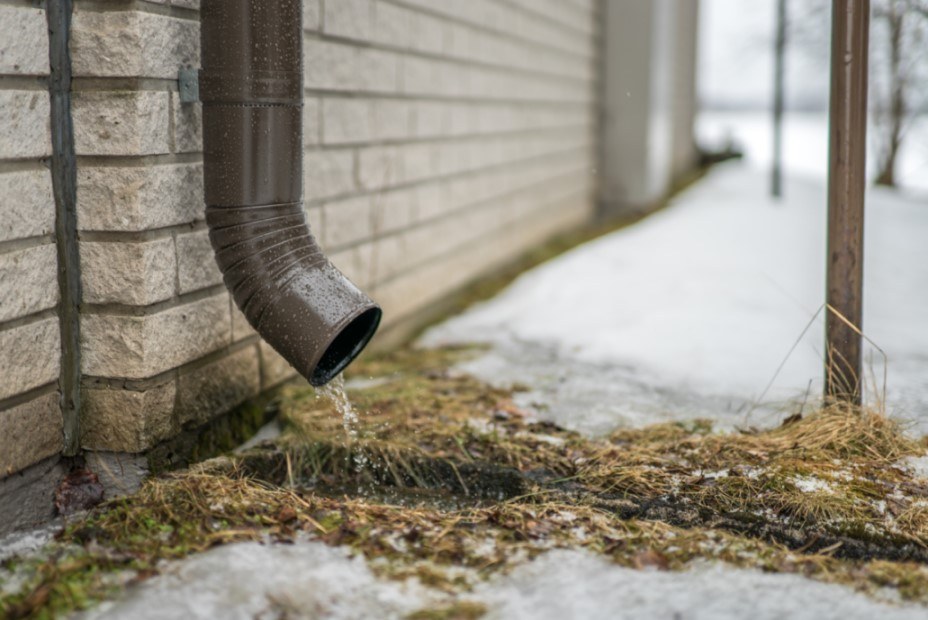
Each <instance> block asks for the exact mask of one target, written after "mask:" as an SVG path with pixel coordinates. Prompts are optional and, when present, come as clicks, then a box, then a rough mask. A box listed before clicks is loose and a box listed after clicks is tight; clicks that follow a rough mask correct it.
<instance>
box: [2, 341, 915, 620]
mask: <svg viewBox="0 0 928 620" xmlns="http://www.w3.org/2000/svg"><path fill="white" fill-rule="evenodd" d="M472 354H474V351H472V350H469V349H444V350H430V351H417V350H412V349H404V350H401V351H398V352H395V353H393V354H390V355H387V356H381V357H377V358H370V359H368V360H365V361H363V362H361V363H360V364H359V365H358V366H357V367H356V368H355V369H354V370H353V372H352V373H351V377H353V378H354V379H356V380H358V381H362V380H363V383H364V384H365V385H366V387H364V388H363V389H358V390H352V391H351V400H352V402H353V403H354V405H355V407H356V408H357V409H358V410H359V412H360V420H359V422H358V424H357V427H356V428H355V429H354V432H353V433H352V434H350V435H349V434H346V431H345V428H344V426H343V420H342V419H341V417H340V416H338V414H337V413H335V411H334V410H333V408H332V405H331V404H330V403H329V402H328V401H327V400H326V399H324V398H319V397H318V395H317V394H316V393H315V392H314V391H312V390H311V389H309V388H297V387H291V388H289V389H287V390H286V391H285V392H284V394H283V395H282V399H281V403H280V411H281V413H280V416H281V420H282V421H283V423H284V425H285V432H284V435H283V436H282V437H281V438H279V439H278V440H277V441H275V442H274V443H273V444H267V445H263V446H259V447H257V448H255V449H253V450H251V451H249V452H246V453H244V454H240V455H234V456H228V457H222V458H219V459H213V460H211V461H206V462H204V463H201V464H200V465H197V466H195V467H193V468H191V469H189V470H187V471H184V472H176V473H172V474H167V475H163V476H161V477H158V478H154V479H152V480H150V481H148V482H147V483H146V484H145V485H144V486H143V488H142V489H141V490H140V491H139V492H138V493H137V494H135V495H133V496H131V497H126V498H121V499H117V500H113V501H110V502H108V503H106V504H105V505H103V506H101V507H99V508H97V509H95V510H94V511H93V512H91V513H90V514H88V515H86V516H83V517H81V518H80V519H78V520H76V521H73V522H71V523H69V524H68V526H67V527H66V528H65V529H64V531H63V532H62V533H61V534H60V535H59V536H58V538H57V540H56V541H55V542H54V543H53V544H52V545H50V546H48V547H47V548H46V549H44V550H43V552H42V555H40V556H38V557H33V558H29V559H20V560H17V561H15V562H9V563H8V565H7V566H6V567H5V572H6V575H7V579H6V585H5V586H2V587H0V615H3V616H4V617H10V618H23V617H30V618H33V617H34V618H48V617H55V616H57V615H61V614H62V613H64V612H67V611H71V610H74V609H82V608H85V607H87V606H88V605H90V604H92V603H93V602H94V601H97V600H100V599H103V598H107V597H111V596H113V595H114V594H115V593H117V592H119V591H120V590H122V589H124V588H125V587H127V586H128V585H131V584H134V583H138V582H140V581H144V580H145V579H147V578H149V577H150V576H152V575H154V574H157V572H158V571H159V567H160V564H159V563H160V562H161V561H162V560H166V559H168V560H169V559H176V558H182V557H184V556H187V555H189V554H191V553H196V552H199V551H203V550H205V549H208V548H210V547H212V546H215V545H219V544H225V543H229V542H234V541H244V540H264V539H267V538H268V537H269V538H270V539H272V540H278V541H290V540H293V539H295V538H296V537H298V536H301V535H309V536H312V537H316V538H318V539H320V540H322V541H324V542H326V543H328V544H331V545H348V546H350V547H351V548H353V549H355V550H356V551H357V552H358V553H360V554H363V556H364V557H365V558H367V560H368V561H369V565H370V566H371V568H372V569H373V570H374V571H375V572H377V573H379V574H380V575H382V576H385V577H391V578H397V579H405V578H409V577H415V578H418V579H419V580H420V581H422V582H423V583H424V584H426V585H429V586H431V587H433V588H436V589H438V590H441V591H444V592H448V593H453V594H455V595H458V596H460V598H459V599H457V602H455V603H454V604H450V605H449V606H445V607H436V608H434V609H427V610H423V611H421V612H419V613H417V614H415V615H414V616H413V617H417V618H474V617H479V616H480V615H482V614H483V612H484V611H485V610H484V608H483V607H482V606H480V605H478V604H475V603H471V602H467V600H466V594H465V593H466V592H467V591H468V590H469V589H470V588H472V587H473V586H474V585H475V583H477V581H479V580H480V579H483V578H486V577H487V576H489V575H492V574H494V573H497V572H499V571H503V570H506V569H508V568H510V567H512V566H514V565H516V564H518V563H520V562H524V561H526V560H527V559H530V558H532V557H534V556H536V555H538V554H540V553H543V552H545V551H547V550H549V549H552V548H583V549H588V550H591V551H593V552H596V553H600V554H604V555H606V556H608V557H610V558H611V559H612V560H613V561H615V562H616V563H618V564H620V565H624V566H630V567H639V568H640V567H645V566H649V567H656V568H658V569H662V570H678V569H682V568H685V567H686V566H689V565H690V564H691V563H693V562H694V561H697V560H716V561H722V562H726V563H729V564H732V565H735V566H741V567H751V568H757V569H761V570H765V571H776V572H787V573H798V574H802V575H805V576H808V577H810V578H814V579H819V580H822V581H827V582H836V583H843V584H847V585H850V586H853V587H855V588H857V589H859V590H862V591H865V592H870V593H875V594H879V593H885V591H886V589H887V588H890V589H891V590H892V591H894V592H896V593H898V595H899V596H901V597H902V598H903V599H906V600H913V601H920V602H923V603H928V570H926V566H925V565H926V562H928V552H926V550H928V500H926V498H928V484H926V482H925V481H924V480H920V479H917V478H915V477H913V476H912V474H911V473H910V472H908V471H907V470H906V469H905V468H903V467H902V466H900V465H899V463H900V459H903V458H905V457H908V456H914V455H920V454H922V453H923V452H924V448H923V446H922V445H920V444H919V443H917V442H915V441H913V440H912V439H910V438H908V437H907V436H906V435H905V434H903V433H902V431H901V430H900V428H899V427H898V426H897V425H896V424H895V423H894V422H892V421H889V420H887V419H886V418H885V417H883V416H881V415H879V414H877V413H874V412H857V411H852V410H848V409H842V408H839V407H832V408H829V409H824V410H821V411H819V412H817V413H815V414H813V415H811V416H808V417H805V418H801V419H793V418H791V419H789V421H788V423H785V424H784V425H783V426H780V427H778V428H775V429H772V430H768V431H763V432H759V431H750V432H747V431H746V432H736V433H725V434H722V433H716V432H713V430H712V428H711V425H710V424H709V423H707V422H696V423H687V424H682V423H679V424H660V425H655V426H651V427H648V428H644V429H634V430H621V431H617V432H615V433H614V434H612V435H611V436H609V437H604V438H598V439H590V438H587V437H583V436H581V435H579V434H577V433H573V432H570V431H568V430H565V429H562V428H559V427H557V426H555V425H552V424H549V423H544V422H538V421H535V420H533V419H531V417H529V416H527V415H526V414H525V413H524V412H523V411H521V410H519V409H518V407H516V406H515V405H514V403H513V391H512V390H501V389H496V388H492V387H490V386H487V385H485V384H483V383H481V382H479V381H477V380H476V379H474V378H472V377H469V376H467V375H464V374H461V373H459V372H457V371H455V370H454V364H455V363H456V362H457V361H459V360H461V359H462V358H463V357H465V356H468V355H472ZM349 385H350V382H349ZM0 579H2V578H0Z"/></svg>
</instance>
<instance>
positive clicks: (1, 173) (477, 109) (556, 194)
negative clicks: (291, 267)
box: [0, 0, 598, 475]
mask: <svg viewBox="0 0 928 620" xmlns="http://www.w3.org/2000/svg"><path fill="white" fill-rule="evenodd" d="M33 4H34V3H32V2H15V1H13V0H0V73H2V74H5V75H7V74H12V75H13V76H14V77H9V78H8V77H3V78H0V116H2V118H0V157H2V158H4V162H3V163H2V164H0V278H2V281H3V284H2V287H3V291H4V299H3V300H0V321H5V322H4V323H0V351H2V352H3V358H2V359H0V366H2V367H0V376H3V377H5V378H4V379H2V380H0V399H5V400H0V408H3V409H5V410H3V411H0V447H5V446H6V444H7V437H8V436H9V435H8V431H6V430H5V429H6V428H12V427H13V426H11V425H16V424H17V423H18V422H17V420H33V421H34V420H37V419H40V418H41V419H43V420H44V422H43V425H42V428H43V429H45V430H43V433H45V434H44V435H43V436H42V437H41V441H40V440H39V438H38V437H30V442H29V445H30V447H29V448H28V449H27V451H28V452H29V454H28V456H23V457H16V459H15V460H10V459H9V457H7V456H6V455H5V454H4V452H5V450H0V463H2V464H3V466H4V467H6V468H8V469H11V470H15V469H19V468H22V467H24V466H26V465H29V464H30V463H31V462H35V461H37V460H39V459H41V458H42V457H44V456H48V455H49V454H53V453H54V452H55V451H56V450H58V449H59V447H60V439H59V437H60V432H61V430H60V416H59V415H57V409H56V407H57V400H56V396H57V393H56V391H55V390H56V385H55V382H56V379H57V373H58V359H59V345H58V341H59V335H58V323H57V318H56V313H55V311H54V306H55V303H56V301H57V288H56V287H57V280H56V257H55V245H54V238H53V236H52V231H53V222H54V213H55V205H54V200H53V198H52V194H51V189H50V184H49V173H48V170H47V169H46V167H45V165H44V164H43V162H44V159H45V158H47V157H48V156H49V153H50V146H49V133H48V131H49V130H48V94H47V86H46V85H44V82H43V80H41V79H38V78H36V77H32V76H41V75H46V74H47V73H48V61H47V58H48V52H47V37H46V31H45V16H44V11H43V10H41V9H36V8H30V7H31V6H32V5H33ZM198 4H199V3H198V0H159V1H148V2H146V1H141V0H106V1H103V0H76V1H75V10H74V14H73V24H72V42H71V55H72V66H73V72H74V83H73V92H74V94H73V105H72V115H73V121H74V138H75V150H76V155H77V215H78V227H79V231H80V237H79V238H80V243H79V248H80V259H81V261H80V262H81V264H80V270H81V282H82V286H83V299H82V303H81V315H80V330H81V343H82V347H81V351H82V357H83V359H82V373H83V378H82V394H83V410H82V438H81V444H82V447H84V448H85V449H88V450H94V451H107V452H141V451H144V450H146V449H148V448H150V447H152V446H153V445H155V444H157V443H158V442H160V441H162V440H164V439H166V438H168V437H170V436H172V435H174V434H176V433H177V432H178V431H180V430H181V429H183V428H186V427H194V426H196V425H199V424H201V423H203V422H205V421H207V420H208V419H210V418H211V417H213V416H215V415H218V414H220V413H222V412H224V411H227V410H228V409H230V408H232V407H234V406H235V405H237V404H238V403H240V402H242V401H243V400H244V399H246V398H248V397H250V396H254V395H256V394H258V393H259V392H261V391H262V390H265V389H267V388H270V387H272V386H274V385H276V384H278V383H280V382H281V381H283V380H285V379H288V378H290V377H292V376H293V371H292V370H291V369H290V368H289V366H288V365H287V364H286V363H285V362H283V361H282V360H281V358H279V357H278V356H277V355H276V354H275V353H274V352H273V351H271V350H270V349H269V348H268V347H266V346H265V345H263V343H262V342H261V341H260V339H259V338H258V337H257V335H256V334H255V333H254V332H253V330H251V328H250V327H249V326H248V325H247V324H246V322H245V321H244V319H243V317H242V316H241V314H240V313H239V312H238V311H237V310H236V309H235V308H234V305H233V304H232V302H231V300H230V296H229V295H228V293H227V292H226V290H225V288H224V286H223V285H222V282H221V278H220V275H219V272H218V270H217V269H216V267H215V264H214V260H213V257H212V251H211V249H210V246H209V241H208V238H207V232H206V228H205V224H204V222H203V204H202V165H201V154H200V150H201V138H200V107H199V104H189V103H181V102H180V100H179V97H178V94H177V81H176V80H177V71H178V69H179V68H181V67H197V66H198V65H199V33H198V12H197V8H198ZM304 4H305V8H304V29H305V86H306V93H305V111H304V141H305V145H304V146H305V163H304V191H305V204H306V209H307V213H308V216H309V220H310V223H311V226H312V228H313V232H314V233H315V235H316V236H317V238H318V239H319V240H320V242H321V244H322V246H323V248H324V249H325V250H326V252H327V253H328V254H329V256H330V257H331V258H332V260H333V262H334V263H335V264H336V265H337V266H338V267H340V268H341V269H342V270H343V271H345V272H346V274H347V275H348V276H349V277H350V278H351V279H352V280H354V281H355V282H356V283H357V284H358V285H359V286H361V287H362V288H364V289H365V290H366V291H367V292H368V293H370V295H371V296H372V297H373V298H375V299H376V300H377V301H378V302H380V303H381V304H382V306H383V308H384V312H385V324H384V330H385V333H389V332H390V331H391V329H392V330H396V329H399V327H400V326H402V325H405V324H408V323H409V322H410V321H414V320H415V317H416V316H417V315H418V314H419V313H421V311H422V310H423V309H424V308H427V307H428V306H429V305H431V304H433V303H435V302H436V301H437V300H439V299H441V298H442V297H444V296H446V295H448V294H449V293H451V292H453V291H454V290H455V289H457V288H460V287H461V286H462V285H464V284H466V283H467V282H468V281H471V280H473V279H475V278H476V277H478V276H479V275H481V274H485V273H487V272H488V271H489V270H491V269H492V268H494V267H495V266H498V265H500V264H502V263H505V262H506V261H508V260H511V259H513V258H514V257H516V256H517V255H519V254H520V253H522V252H524V251H525V250H526V249H528V248H529V247H531V246H533V245H536V244H538V243H539V242H541V241H543V240H544V239H546V238H548V237H550V236H551V235H552V234H554V233H556V232H558V231H563V230H565V229H569V228H573V227H576V226H578V225H580V224H582V223H583V222H584V221H586V220H588V218H589V217H590V215H591V212H592V211H591V210H592V190H593V188H592V182H593V176H592V175H593V168H594V161H593V159H594V151H595V145H594V137H593V130H594V119H595V116H596V110H595V105H596V99H595V98H596V92H597V84H596V75H597V57H596V49H597V46H598V42H597V37H596V34H595V28H596V21H597V4H598V3H597V2H596V0H466V1H465V0H304ZM7 15H10V16H11V19H7ZM7 30H9V31H10V33H9V35H10V36H8V33H7ZM14 34H15V36H13V35H14ZM11 37H12V38H11ZM7 117H10V118H7ZM20 283H21V284H20ZM11 290H13V291H17V293H16V294H14V295H10V294H8V293H7V291H11ZM23 317H27V318H23ZM20 352H21V353H20ZM26 391H29V395H30V398H29V399H26V397H25V396H23V395H22V394H23V393H24V392H26ZM32 396H34V398H32ZM11 397H12V399H13V400H10V398H11ZM24 407H25V409H23V408H24ZM4 425H6V426H4ZM56 425H57V426H56ZM27 426H28V427H29V432H30V433H33V432H34V428H37V425H35V424H34V423H30V424H29V425H27ZM22 432H26V431H25V430H23V431H20V433H22ZM32 445H40V446H41V449H33V448H32V447H31V446H32ZM4 459H5V460H4ZM0 475H2V472H0Z"/></svg>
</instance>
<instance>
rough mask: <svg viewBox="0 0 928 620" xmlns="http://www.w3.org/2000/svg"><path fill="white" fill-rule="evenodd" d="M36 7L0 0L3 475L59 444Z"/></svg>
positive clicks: (44, 98)
mask: <svg viewBox="0 0 928 620" xmlns="http://www.w3.org/2000/svg"><path fill="white" fill-rule="evenodd" d="M32 4H33V3H27V2H19V3H14V4H0V478H2V477H4V476H5V475H7V474H9V473H11V472H14V471H18V470H20V469H23V468H24V467H26V466H29V465H32V464H33V463H35V462H38V461H40V460H42V459H43V458H46V457H49V456H52V455H54V454H56V453H58V452H59V451H60V450H61V447H62V418H61V413H60V410H59V406H58V391H57V387H58V386H57V381H58V371H59V360H60V357H61V356H60V336H59V331H58V319H57V313H56V312H55V306H56V304H57V303H58V279H57V251H56V246H55V237H54V232H55V199H54V197H53V194H52V180H51V175H50V173H49V170H48V166H47V158H48V157H49V156H50V155H51V152H52V146H51V136H50V132H49V94H48V86H47V76H48V73H49V61H48V36H47V25H46V19H45V11H43V10H42V9H39V8H34V7H33V6H32Z"/></svg>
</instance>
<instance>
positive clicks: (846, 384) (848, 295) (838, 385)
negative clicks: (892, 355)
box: [825, 0, 870, 405]
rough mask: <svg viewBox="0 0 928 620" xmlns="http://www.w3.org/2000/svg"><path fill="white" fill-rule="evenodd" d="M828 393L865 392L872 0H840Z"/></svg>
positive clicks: (835, 5) (835, 40) (855, 395)
mask: <svg viewBox="0 0 928 620" xmlns="http://www.w3.org/2000/svg"><path fill="white" fill-rule="evenodd" d="M831 19H832V32H831V102H830V107H829V125H830V127H829V132H830V137H829V154H828V157H829V169H828V253H827V297H826V300H827V303H828V312H827V313H826V320H825V333H826V336H825V337H826V343H825V344H826V347H825V350H826V351H827V355H826V360H825V398H826V400H829V401H832V402H834V401H841V402H847V403H851V404H854V405H857V404H860V400H861V389H860V388H861V385H860V376H861V335H860V329H861V327H862V321H863V316H862V315H863V265H864V262H863V258H864V257H863V238H864V185H865V163H866V143H867V70H868V61H867V52H868V44H869V30H870V1H869V0H833V2H832V16H831Z"/></svg>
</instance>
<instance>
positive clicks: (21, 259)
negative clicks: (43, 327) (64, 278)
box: [0, 243, 58, 321]
mask: <svg viewBox="0 0 928 620" xmlns="http://www.w3.org/2000/svg"><path fill="white" fill-rule="evenodd" d="M0 283H2V286H3V294H2V295H0V321H8V320H10V319H15V318H17V317H21V316H27V315H30V314H33V313H35V312H40V311H42V310H46V309H48V308H51V307H53V306H54V305H55V304H57V303H58V255H57V252H56V250H55V246H54V245H53V244H51V243H49V244H46V245H40V246H37V247H34V248H27V249H25V250H16V251H13V252H5V253H3V254H0Z"/></svg>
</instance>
